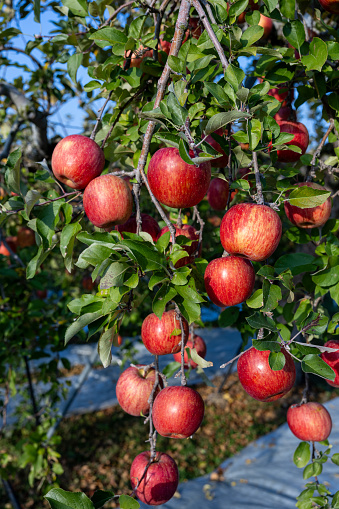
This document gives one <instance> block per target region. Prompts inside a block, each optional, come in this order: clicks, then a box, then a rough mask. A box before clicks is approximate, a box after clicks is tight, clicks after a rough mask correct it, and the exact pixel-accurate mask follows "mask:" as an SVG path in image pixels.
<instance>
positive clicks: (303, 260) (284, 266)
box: [274, 253, 316, 276]
mask: <svg viewBox="0 0 339 509" xmlns="http://www.w3.org/2000/svg"><path fill="white" fill-rule="evenodd" d="M314 261H315V257H314V256H312V255H309V254H307V253H292V254H288V255H283V256H281V257H280V258H279V259H278V260H277V261H276V263H275V266H274V268H275V271H276V272H277V273H278V274H280V273H281V272H284V271H285V270H288V269H290V270H291V272H292V274H293V275H294V276H296V275H298V274H300V273H301V272H306V271H309V272H311V271H312V270H315V269H316V266H315V265H312V263H313V262H314Z"/></svg>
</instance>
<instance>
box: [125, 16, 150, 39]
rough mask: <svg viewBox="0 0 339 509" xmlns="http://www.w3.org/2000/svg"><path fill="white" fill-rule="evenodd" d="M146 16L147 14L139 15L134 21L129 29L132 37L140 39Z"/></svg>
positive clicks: (129, 34)
mask: <svg viewBox="0 0 339 509" xmlns="http://www.w3.org/2000/svg"><path fill="white" fill-rule="evenodd" d="M146 17H147V16H138V17H137V18H135V19H134V20H133V21H132V23H131V24H130V26H129V29H128V36H129V37H132V39H140V37H141V35H142V29H143V26H144V23H145V21H146Z"/></svg>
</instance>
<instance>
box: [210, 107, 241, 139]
mask: <svg viewBox="0 0 339 509" xmlns="http://www.w3.org/2000/svg"><path fill="white" fill-rule="evenodd" d="M245 118H251V115H250V114H249V113H244V112H243V111H236V110H233V111H227V112H224V113H217V114H216V115H213V117H212V118H210V119H209V121H208V122H207V125H206V127H205V133H206V134H211V133H214V131H216V130H217V129H220V127H223V126H224V125H227V124H229V123H231V122H234V121H235V120H239V119H245Z"/></svg>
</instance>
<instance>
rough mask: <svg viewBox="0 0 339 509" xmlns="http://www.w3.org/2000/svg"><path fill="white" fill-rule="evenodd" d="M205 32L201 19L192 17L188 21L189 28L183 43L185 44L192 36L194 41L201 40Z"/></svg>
mask: <svg viewBox="0 0 339 509" xmlns="http://www.w3.org/2000/svg"><path fill="white" fill-rule="evenodd" d="M202 32H203V26H202V25H201V22H200V18H195V17H193V16H192V17H190V18H189V20H188V28H187V30H186V33H185V38H184V40H183V41H182V43H183V44H184V43H185V42H186V41H187V39H188V38H189V37H190V36H191V37H193V39H199V37H200V36H201V34H202Z"/></svg>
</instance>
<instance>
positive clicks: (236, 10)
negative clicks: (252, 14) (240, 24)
mask: <svg viewBox="0 0 339 509" xmlns="http://www.w3.org/2000/svg"><path fill="white" fill-rule="evenodd" d="M247 6H248V0H237V2H234V4H231V7H230V10H229V11H228V15H229V17H230V18H231V17H232V16H239V14H241V13H242V12H244V10H245V9H246V7H247Z"/></svg>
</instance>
